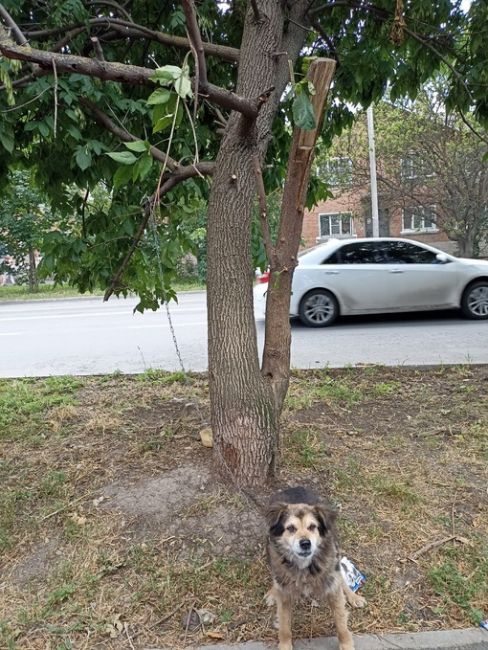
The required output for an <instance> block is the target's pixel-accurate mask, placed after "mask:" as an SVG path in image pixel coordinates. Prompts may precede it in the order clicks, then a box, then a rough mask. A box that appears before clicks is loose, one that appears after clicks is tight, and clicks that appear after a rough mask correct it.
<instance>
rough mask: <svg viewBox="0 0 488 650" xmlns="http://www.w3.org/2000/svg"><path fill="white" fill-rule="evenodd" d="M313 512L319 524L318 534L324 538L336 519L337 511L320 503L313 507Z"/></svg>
mask: <svg viewBox="0 0 488 650" xmlns="http://www.w3.org/2000/svg"><path fill="white" fill-rule="evenodd" d="M314 511H315V516H316V517H317V521H318V523H319V534H320V536H321V537H325V535H326V534H327V532H328V531H329V530H330V529H331V528H332V526H333V525H334V522H335V520H336V519H337V511H336V510H333V509H332V508H330V507H328V506H324V505H322V504H320V503H318V504H317V505H316V506H314Z"/></svg>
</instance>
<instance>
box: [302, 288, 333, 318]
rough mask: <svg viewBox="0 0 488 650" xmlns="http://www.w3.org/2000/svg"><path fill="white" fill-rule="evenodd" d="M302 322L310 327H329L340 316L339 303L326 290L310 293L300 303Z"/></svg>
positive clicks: (316, 290) (315, 290)
mask: <svg viewBox="0 0 488 650" xmlns="http://www.w3.org/2000/svg"><path fill="white" fill-rule="evenodd" d="M298 315H299V316H300V320H301V321H302V323H303V324H304V325H308V326H309V327H327V325H332V323H333V322H334V321H335V320H336V318H337V317H338V316H339V303H338V302H337V300H336V297H335V296H334V295H333V294H332V293H331V292H330V291H327V290H326V289H314V290H313V291H309V293H307V294H306V295H305V296H304V297H303V298H302V301H301V303H300V307H299V310H298Z"/></svg>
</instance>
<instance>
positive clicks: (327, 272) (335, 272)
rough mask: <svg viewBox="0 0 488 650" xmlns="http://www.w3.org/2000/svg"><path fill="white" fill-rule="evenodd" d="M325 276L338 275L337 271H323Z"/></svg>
mask: <svg viewBox="0 0 488 650" xmlns="http://www.w3.org/2000/svg"><path fill="white" fill-rule="evenodd" d="M325 275H339V271H325Z"/></svg>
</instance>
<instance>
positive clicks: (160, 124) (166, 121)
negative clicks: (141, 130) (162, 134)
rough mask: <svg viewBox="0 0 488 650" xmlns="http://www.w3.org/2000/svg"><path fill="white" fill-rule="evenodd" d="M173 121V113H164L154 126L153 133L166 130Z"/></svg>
mask: <svg viewBox="0 0 488 650" xmlns="http://www.w3.org/2000/svg"><path fill="white" fill-rule="evenodd" d="M172 123H173V114H171V115H164V117H162V118H161V119H159V120H158V121H157V122H156V124H155V125H154V126H153V133H158V132H159V131H164V130H165V129H167V128H168V127H169V126H171V124H172Z"/></svg>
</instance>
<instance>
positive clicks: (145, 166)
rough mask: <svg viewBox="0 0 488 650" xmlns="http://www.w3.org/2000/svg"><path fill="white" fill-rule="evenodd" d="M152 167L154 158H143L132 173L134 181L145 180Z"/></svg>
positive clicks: (146, 156)
mask: <svg viewBox="0 0 488 650" xmlns="http://www.w3.org/2000/svg"><path fill="white" fill-rule="evenodd" d="M151 167H152V156H150V155H147V154H146V155H145V156H141V157H140V158H139V160H138V161H137V162H136V164H135V165H134V168H133V171H132V180H133V181H134V182H135V181H136V180H137V179H138V178H140V179H141V180H143V179H144V178H145V177H146V176H147V175H148V173H149V171H150V169H151Z"/></svg>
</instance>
